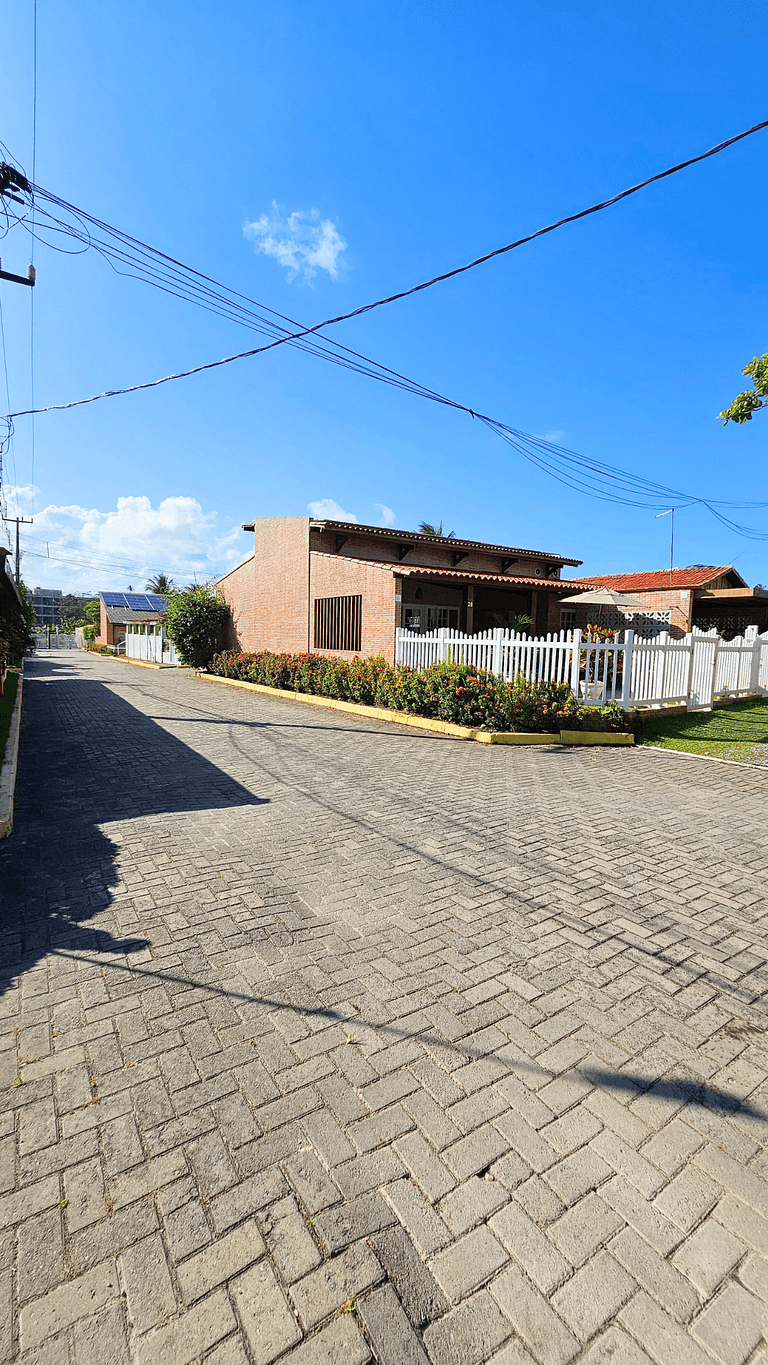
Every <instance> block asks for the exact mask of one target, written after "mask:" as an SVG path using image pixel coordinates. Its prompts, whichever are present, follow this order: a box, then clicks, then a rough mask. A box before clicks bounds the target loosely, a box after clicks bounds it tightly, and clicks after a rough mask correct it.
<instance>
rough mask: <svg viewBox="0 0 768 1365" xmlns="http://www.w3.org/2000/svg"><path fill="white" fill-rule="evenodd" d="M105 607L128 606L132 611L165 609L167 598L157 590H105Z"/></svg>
mask: <svg viewBox="0 0 768 1365" xmlns="http://www.w3.org/2000/svg"><path fill="white" fill-rule="evenodd" d="M101 597H102V600H103V602H104V606H105V607H128V608H129V610H130V611H164V610H165V598H164V597H161V596H160V594H159V593H156V592H103V593H102V594H101Z"/></svg>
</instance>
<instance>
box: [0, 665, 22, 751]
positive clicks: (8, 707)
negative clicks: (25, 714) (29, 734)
mask: <svg viewBox="0 0 768 1365" xmlns="http://www.w3.org/2000/svg"><path fill="white" fill-rule="evenodd" d="M18 685H19V675H18V673H11V672H10V671H9V673H8V676H7V678H6V680H5V689H4V691H3V695H2V697H0V768H2V766H3V759H4V758H5V741H6V740H7V738H8V731H9V730H10V728H11V716H12V715H13V703H14V702H15V700H16V689H17V687H18Z"/></svg>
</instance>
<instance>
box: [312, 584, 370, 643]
mask: <svg viewBox="0 0 768 1365" xmlns="http://www.w3.org/2000/svg"><path fill="white" fill-rule="evenodd" d="M362 633H363V597H362V593H361V594H360V596H359V597H316V598H315V649H348V650H350V651H353V652H356V653H357V652H359V650H360V646H361V643H362Z"/></svg>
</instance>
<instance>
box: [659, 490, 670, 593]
mask: <svg viewBox="0 0 768 1365" xmlns="http://www.w3.org/2000/svg"><path fill="white" fill-rule="evenodd" d="M659 517H671V518H672V520H671V522H670V532H669V586H670V588H671V587H672V565H673V563H674V558H675V509H674V507H668V508H667V510H666V512H657V513H656V520H657V521H658V520H659Z"/></svg>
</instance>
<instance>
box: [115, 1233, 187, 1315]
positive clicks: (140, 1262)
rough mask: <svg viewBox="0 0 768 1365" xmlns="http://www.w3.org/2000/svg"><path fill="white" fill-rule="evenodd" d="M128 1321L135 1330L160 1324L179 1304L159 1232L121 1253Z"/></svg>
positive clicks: (120, 1262) (121, 1273) (121, 1269)
mask: <svg viewBox="0 0 768 1365" xmlns="http://www.w3.org/2000/svg"><path fill="white" fill-rule="evenodd" d="M119 1266H120V1276H121V1279H122V1281H123V1284H124V1285H125V1291H126V1296H127V1302H128V1321H129V1324H130V1326H131V1327H132V1328H133V1330H134V1332H137V1333H142V1332H148V1331H149V1329H150V1327H157V1325H158V1323H160V1322H163V1321H164V1320H165V1319H166V1318H167V1317H168V1316H169V1315H170V1314H171V1313H173V1311H174V1309H175V1308H176V1299H175V1296H174V1292H173V1285H172V1283H171V1276H170V1273H169V1271H168V1264H167V1261H166V1259H165V1252H164V1250H163V1243H162V1240H161V1238H160V1235H159V1233H153V1235H152V1236H151V1237H145V1238H144V1239H143V1240H142V1241H141V1242H135V1243H134V1245H133V1246H131V1247H128V1248H127V1249H126V1250H125V1251H124V1252H123V1254H122V1255H121V1257H120V1261H119Z"/></svg>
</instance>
